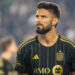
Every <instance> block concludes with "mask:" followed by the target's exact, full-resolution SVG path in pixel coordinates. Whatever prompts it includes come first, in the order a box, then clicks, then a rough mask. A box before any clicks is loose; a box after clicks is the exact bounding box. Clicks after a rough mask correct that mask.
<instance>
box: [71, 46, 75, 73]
mask: <svg viewBox="0 0 75 75" xmlns="http://www.w3.org/2000/svg"><path fill="white" fill-rule="evenodd" d="M71 52H72V53H71V58H72V72H75V47H74V48H72V50H71Z"/></svg>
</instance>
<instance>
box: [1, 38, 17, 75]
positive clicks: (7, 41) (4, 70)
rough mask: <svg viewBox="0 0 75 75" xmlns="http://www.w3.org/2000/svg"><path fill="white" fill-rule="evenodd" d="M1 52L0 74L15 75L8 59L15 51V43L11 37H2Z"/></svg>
mask: <svg viewBox="0 0 75 75" xmlns="http://www.w3.org/2000/svg"><path fill="white" fill-rule="evenodd" d="M0 47H1V50H2V53H1V55H0V75H16V72H15V70H14V68H13V66H12V64H11V63H10V60H11V59H12V57H13V56H14V55H15V54H16V52H17V49H18V48H17V44H16V42H15V40H14V38H12V37H5V38H2V39H1V41H0Z"/></svg>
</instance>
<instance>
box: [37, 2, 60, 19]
mask: <svg viewBox="0 0 75 75" xmlns="http://www.w3.org/2000/svg"><path fill="white" fill-rule="evenodd" d="M37 8H38V9H41V8H44V9H47V10H49V11H52V12H53V13H54V15H55V16H56V17H57V18H60V8H59V6H58V5H57V4H56V3H53V2H47V1H41V2H39V3H37Z"/></svg>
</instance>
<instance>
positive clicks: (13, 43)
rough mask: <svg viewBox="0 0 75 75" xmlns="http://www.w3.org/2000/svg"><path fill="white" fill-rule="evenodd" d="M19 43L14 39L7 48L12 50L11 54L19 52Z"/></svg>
mask: <svg viewBox="0 0 75 75" xmlns="http://www.w3.org/2000/svg"><path fill="white" fill-rule="evenodd" d="M17 49H18V47H17V44H16V42H15V41H12V43H11V44H10V45H9V47H8V48H7V50H8V51H9V52H10V54H12V55H14V54H16V52H17Z"/></svg>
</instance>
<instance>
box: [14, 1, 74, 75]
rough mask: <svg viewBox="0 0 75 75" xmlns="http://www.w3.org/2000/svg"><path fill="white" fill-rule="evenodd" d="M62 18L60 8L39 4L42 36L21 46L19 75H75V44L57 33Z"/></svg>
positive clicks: (17, 64) (46, 3)
mask: <svg viewBox="0 0 75 75" xmlns="http://www.w3.org/2000/svg"><path fill="white" fill-rule="evenodd" d="M59 18H60V9H59V6H58V5H57V4H55V3H51V2H39V3H38V4H37V13H36V32H37V33H38V35H37V36H36V37H34V38H32V39H30V40H28V41H26V42H24V43H22V44H21V45H20V47H19V50H18V53H17V61H16V67H15V69H16V71H17V73H18V75H70V74H71V75H75V43H74V42H73V41H72V40H70V39H68V38H66V37H64V36H62V35H58V34H57V33H56V31H55V29H56V26H57V24H58V21H59Z"/></svg>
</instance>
